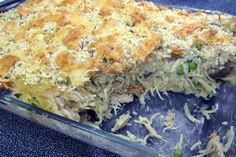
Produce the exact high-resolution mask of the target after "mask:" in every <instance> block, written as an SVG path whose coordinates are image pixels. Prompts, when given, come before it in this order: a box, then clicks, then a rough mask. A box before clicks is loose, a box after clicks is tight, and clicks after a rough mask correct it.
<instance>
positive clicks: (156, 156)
mask: <svg viewBox="0 0 236 157" xmlns="http://www.w3.org/2000/svg"><path fill="white" fill-rule="evenodd" d="M22 2H23V0H18V1H16V0H15V1H14V0H10V1H5V2H0V7H1V9H0V10H1V11H7V10H8V9H11V8H14V7H16V6H17V5H19V4H20V3H22ZM169 7H171V8H182V9H186V10H190V11H204V12H207V13H214V14H221V12H218V11H208V10H199V9H194V8H187V7H179V6H169ZM231 88H232V90H230V89H231ZM225 89H226V90H228V91H229V93H231V94H232V93H233V96H234V98H235V101H236V88H235V87H234V86H229V85H226V86H223V87H222V89H221V91H224V90H225ZM225 94H226V95H228V94H227V93H225ZM170 95H172V96H173V97H176V96H177V97H180V98H183V97H184V98H183V99H186V100H189V99H191V101H194V102H196V101H198V102H199V103H201V102H204V103H205V100H203V99H201V100H200V99H199V100H198V98H196V97H194V96H187V95H184V94H180V93H172V92H170ZM219 95H221V94H218V96H219ZM221 96H222V95H221ZM216 97H217V96H216ZM153 99H154V98H153ZM155 99H156V98H155ZM215 99H216V98H214V100H215ZM157 101H158V102H159V101H161V100H157ZM175 101H179V100H175ZM215 101H218V100H215ZM235 101H234V102H231V103H234V104H236V103H235ZM182 102H183V100H182V101H181V103H182ZM135 103H136V104H137V103H138V102H137V101H134V102H133V104H135ZM178 103H180V102H178ZM209 103H212V101H211V100H210V101H209ZM224 103H225V104H230V103H229V102H227V101H225V102H224ZM147 105H148V104H147ZM234 106H235V107H236V105H234ZM180 107H181V106H180ZM0 108H1V109H4V110H7V111H10V112H12V113H14V114H16V115H19V116H21V117H24V118H26V119H28V120H31V121H33V122H36V123H38V124H41V125H44V126H46V127H49V128H51V129H54V130H56V131H59V132H62V133H64V134H67V135H69V136H71V137H73V138H76V139H78V140H81V141H83V142H86V143H88V144H91V145H94V146H97V147H99V148H102V149H105V150H108V151H111V152H113V153H117V154H120V155H122V156H127V157H139V156H140V157H144V156H145V157H148V156H150V157H168V156H170V154H171V153H170V152H171V150H165V151H164V150H162V149H159V148H155V149H154V148H151V147H147V146H143V145H141V144H137V143H134V142H131V141H127V140H124V139H122V138H120V137H118V136H115V135H114V134H112V133H109V132H107V131H103V130H100V129H97V128H94V127H91V126H87V125H84V124H82V123H80V122H76V121H73V120H70V119H66V118H64V117H61V116H59V115H56V114H54V113H51V112H48V111H45V110H42V109H40V108H38V107H36V106H33V105H30V104H26V103H24V102H22V101H19V100H17V99H15V98H13V97H12V96H11V95H10V92H9V91H8V90H7V89H0ZM125 110H126V111H127V110H128V109H125ZM141 112H142V111H141ZM234 116H235V115H234ZM113 121H114V118H113ZM218 123H219V122H218ZM232 124H234V126H236V124H235V122H233V123H232ZM201 127H202V128H204V126H201ZM105 130H106V129H105ZM177 138H178V137H173V139H177ZM190 138H191V137H190ZM175 141H176V140H175ZM234 143H235V142H234ZM233 147H234V148H235V144H234V146H233ZM230 153H231V152H230ZM232 153H233V154H235V151H232Z"/></svg>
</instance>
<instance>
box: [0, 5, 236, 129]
mask: <svg viewBox="0 0 236 157" xmlns="http://www.w3.org/2000/svg"><path fill="white" fill-rule="evenodd" d="M104 2H105V1H104ZM38 3H40V4H38ZM49 3H50V4H49ZM51 3H52V4H51ZM67 3H68V4H67ZM70 3H73V6H72V5H70ZM76 3H77V2H76ZM81 3H82V1H81ZM124 3H126V4H123V6H122V3H121V4H119V5H120V6H118V9H117V10H116V7H114V5H116V4H115V2H114V3H113V2H111V3H106V2H105V3H102V2H101V1H95V4H91V5H92V7H90V6H89V5H90V4H84V7H82V9H84V10H83V11H84V12H82V13H85V14H86V13H87V11H88V15H87V14H86V15H84V14H83V15H81V13H78V14H79V15H78V14H73V13H74V12H75V10H74V9H78V8H76V7H75V6H76V5H75V1H65V4H64V1H63V2H62V1H55V3H53V2H51V1H42V2H40V1H30V2H28V3H26V4H25V5H22V6H21V7H20V8H19V9H18V10H17V13H14V11H12V12H11V11H10V12H7V13H5V14H4V15H5V16H4V15H3V21H4V22H3V23H5V22H6V25H4V27H3V30H4V32H3V33H5V34H4V39H2V40H3V41H5V43H4V42H2V44H3V46H4V48H6V45H7V46H9V49H10V50H9V51H10V52H8V50H6V51H5V50H4V51H3V55H2V58H1V63H0V69H1V70H0V71H1V76H2V78H3V80H2V83H1V84H2V86H4V87H10V88H12V89H13V95H15V96H16V97H18V98H19V99H21V100H23V101H26V102H28V103H31V104H34V105H36V106H39V107H41V108H43V109H46V110H49V111H52V112H55V113H57V114H59V115H62V116H64V117H67V118H70V119H74V120H77V121H81V122H83V123H87V124H90V122H89V120H90V117H89V116H88V114H87V112H88V111H89V110H93V111H95V113H96V115H97V118H98V121H96V124H97V125H99V124H100V123H101V122H102V121H103V120H104V119H107V118H111V116H112V115H111V110H114V112H116V109H117V108H119V107H120V106H121V104H123V103H128V102H130V101H132V100H133V96H134V95H136V96H138V97H139V98H140V101H141V103H142V104H144V103H145V101H144V96H145V95H146V93H147V92H148V91H154V90H156V91H157V92H159V91H169V90H171V91H177V92H179V91H184V92H185V93H194V94H196V95H198V96H202V97H205V98H206V97H211V96H212V95H213V94H214V93H215V89H216V88H217V87H218V83H217V82H216V81H215V80H214V79H225V78H224V77H226V76H230V77H226V78H231V76H233V77H234V76H235V75H234V74H233V72H234V71H233V70H234V69H233V63H234V62H235V37H234V36H233V33H234V31H235V25H234V23H233V22H232V21H234V18H233V17H231V16H229V15H221V16H219V15H211V14H206V13H189V12H188V11H184V10H170V9H168V8H165V7H156V6H154V5H152V4H151V3H146V2H142V3H140V4H138V3H134V2H132V1H127V2H126V1H124ZM27 5H29V6H27ZM34 5H35V7H33V8H35V10H33V9H32V10H30V9H29V8H32V6H34ZM44 5H45V6H46V5H47V6H48V8H47V7H45V6H44ZM63 5H65V6H66V7H63ZM77 5H78V6H82V4H79V2H78V4H77ZM87 5H88V6H87ZM93 5H95V6H96V7H94V6H93ZM107 5H108V6H107ZM55 6H56V7H58V8H59V9H58V10H59V11H58V10H57V9H56V11H55V10H53V9H52V8H53V7H55ZM97 7H98V10H97ZM132 7H133V8H134V9H133V10H132ZM37 9H39V10H37ZM44 9H46V10H47V11H46V12H43V13H42V10H44ZM60 9H61V10H60ZM79 9H80V8H79ZM87 9H88V10H87ZM90 9H91V10H92V11H91V12H92V13H91V14H92V15H90V12H89V11H90ZM120 9H121V10H122V9H124V10H122V11H120ZM52 10H53V11H55V12H56V13H54V12H53V11H52ZM130 10H131V11H130ZM136 10H138V11H137V12H136ZM143 10H144V11H143ZM57 11H58V12H57ZM64 11H65V12H66V15H67V17H66V18H65V19H64V17H63V15H64V14H62V15H61V14H60V12H64ZM76 11H77V10H76ZM96 11H97V12H96ZM119 11H120V12H127V14H128V15H127V17H131V19H126V17H122V16H123V14H120V12H119ZM129 11H130V12H129ZM142 11H143V12H142ZM159 12H161V14H160V17H159V16H158V15H159ZM31 13H33V17H30V16H31ZM40 13H42V15H40ZM44 13H46V15H44ZM129 13H130V14H129ZM19 14H20V18H19V21H14V19H15V18H16V19H18V15H19ZM38 14H39V15H38ZM48 14H50V15H48ZM94 14H95V15H94ZM169 14H170V15H169ZM163 15H166V16H163ZM24 16H25V17H26V19H24ZM37 16H42V17H37ZM83 16H86V18H84V17H83ZM87 16H88V17H89V19H90V18H91V19H90V21H87V19H88V17H87ZM93 16H95V19H93V18H94V17H93ZM96 16H99V17H96ZM124 16H125V15H124ZM145 16H147V17H145ZM153 16H154V17H156V16H158V18H157V19H158V20H159V21H157V22H156V23H155V21H156V19H155V18H154V17H153ZM28 17H29V19H27V18H28ZM48 17H50V18H48ZM51 17H52V18H51ZM162 17H164V18H165V19H164V20H163V18H162ZM178 17H179V20H180V21H173V20H177V19H178ZM8 18H10V19H11V18H13V21H11V20H10V21H8V20H9V19H8ZM31 18H32V19H31ZM100 18H101V19H102V20H100ZM103 18H104V19H103ZM113 18H114V19H113ZM123 18H124V19H125V20H123ZM185 18H186V19H185ZM22 19H23V20H22ZM52 19H53V20H55V21H56V23H57V22H58V23H59V25H62V26H59V30H57V28H54V27H55V26H53V25H54V24H55V23H54V24H52V23H50V22H52V21H50V20H52ZM68 19H69V21H67V20H68ZM81 19H82V20H81ZM97 19H98V22H97V21H96V22H95V24H92V22H93V21H94V20H97ZM153 19H154V20H153ZM25 20H26V21H27V20H29V21H28V23H27V22H25ZM99 20H100V21H99ZM148 20H150V21H148ZM181 20H182V21H181ZM211 20H212V21H211ZM81 21H82V22H81ZM219 21H220V22H222V21H223V24H224V25H221V23H220V22H219ZM24 22H25V23H24ZM53 22H54V21H53ZM165 22H167V23H168V22H169V23H168V24H166V23H165ZM205 22H206V23H205ZM16 23H17V24H16ZM81 23H82V24H81ZM18 24H19V26H20V25H23V28H22V27H21V28H22V29H16V31H19V32H12V28H14V27H16V26H18ZM99 24H100V25H99ZM124 24H126V25H125V26H124ZM172 24H173V26H172ZM56 25H57V24H56ZM97 25H98V26H97ZM159 25H160V26H159ZM85 26H86V27H85ZM90 26H91V27H92V28H91V29H92V30H93V32H92V36H91V35H90V33H91V30H89V29H90V28H89V27H90ZM99 26H100V27H99ZM97 27H98V28H97ZM123 27H124V29H123ZM126 27H127V28H126ZM166 27H167V28H166ZM121 28H122V29H121ZM67 29H68V31H67ZM86 29H88V30H86ZM94 30H96V31H94ZM31 31H32V32H31ZM51 31H52V32H51ZM54 31H55V32H54ZM87 31H88V32H87ZM195 31H196V32H195ZM54 33H56V35H55V34H54ZM86 33H87V34H89V35H87V34H86ZM83 34H85V35H83ZM127 34H128V35H127ZM173 34H177V36H175V35H173ZM198 34H201V35H199V36H198ZM2 37H3V36H2ZM80 38H81V39H82V40H83V41H80V40H81V39H80ZM94 38H95V39H94ZM128 38H130V39H131V41H127V39H128ZM179 38H180V40H179ZM189 38H190V40H189ZM24 39H26V40H27V41H26V42H27V43H24V42H25V41H24ZM206 39H207V40H206ZM18 40H19V41H18ZM22 40H23V41H22ZM120 40H121V41H120ZM195 40H196V41H195ZM6 41H7V42H6ZM54 41H56V43H54ZM137 41H140V42H138V43H136V42H137ZM172 41H175V42H174V43H173V42H172ZM193 41H194V42H193ZM22 42H23V43H22ZM47 42H48V43H47ZM76 42H78V43H76ZM189 42H190V43H191V44H189ZM143 43H144V44H143ZM176 43H177V45H175V44H176ZM4 44H6V45H4ZM45 44H46V46H45ZM47 44H48V45H47ZM81 44H82V45H81ZM122 44H123V45H122ZM22 45H23V46H22ZM29 45H30V46H29ZM219 45H221V46H220V48H219ZM40 46H41V47H40ZM47 46H48V47H47ZM50 46H51V47H50ZM12 47H15V49H14V48H13V51H12V49H11V48H12ZM28 47H29V49H27V48H28ZM43 47H44V48H43ZM45 47H46V48H45ZM123 47H125V50H123ZM84 49H85V51H84ZM18 50H19V51H18ZM127 50H129V51H127ZM123 51H125V52H123ZM78 52H79V55H78ZM215 52H217V53H215ZM90 53H91V54H90ZM121 54H122V55H121ZM224 54H225V55H224ZM47 55H49V56H47ZM90 55H91V56H90ZM93 55H95V56H93ZM120 55H121V56H120ZM53 57H54V58H53ZM50 59H54V60H53V61H51V60H50ZM87 64H88V65H87ZM150 67H151V68H150ZM53 68H54V69H53ZM42 69H43V70H42ZM58 69H59V70H58ZM222 69H223V71H222ZM229 73H230V74H231V75H229ZM78 78H79V79H78ZM49 80H50V81H49ZM231 80H234V79H232V78H231ZM49 82H50V83H49ZM54 85H56V87H55V86H54ZM58 89H60V91H58ZM64 91H65V92H64ZM68 93H69V94H68ZM11 100H12V98H11ZM63 102H64V103H63ZM90 125H92V124H90Z"/></svg>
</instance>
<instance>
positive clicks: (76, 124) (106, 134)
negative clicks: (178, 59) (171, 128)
mask: <svg viewBox="0 0 236 157" xmlns="http://www.w3.org/2000/svg"><path fill="white" fill-rule="evenodd" d="M21 2H23V1H22V0H21V1H20V2H19V1H15V3H17V4H16V5H15V6H17V5H19V3H21ZM155 4H157V5H161V6H166V7H169V8H173V9H185V10H189V11H193V12H198V11H201V12H205V13H209V14H225V15H229V16H234V15H231V14H228V13H225V12H221V11H212V10H205V9H197V8H192V7H187V6H178V5H167V4H159V3H155ZM11 5H12V6H14V4H11ZM15 6H14V7H15ZM2 7H7V6H5V5H4V6H3V5H0V8H2ZM9 9H11V8H9ZM0 100H2V101H0V102H2V103H4V101H5V102H7V103H12V104H15V105H18V107H21V108H23V109H25V110H28V111H29V112H36V113H37V114H39V115H47V117H48V118H52V119H54V120H56V121H58V122H61V123H64V124H67V125H69V126H71V127H75V128H77V129H80V130H83V131H86V132H89V133H91V134H93V135H95V136H99V137H102V138H105V139H107V140H110V141H112V142H115V143H118V144H121V145H125V146H126V147H129V148H130V149H132V150H135V151H138V152H139V154H136V155H134V156H143V155H144V154H145V156H150V157H154V156H155V157H168V156H167V155H165V154H163V153H160V152H157V151H156V150H154V149H153V148H149V147H145V146H143V145H141V144H137V143H134V142H131V141H128V140H125V139H122V138H119V137H117V136H115V135H113V134H111V133H109V132H106V131H103V130H99V129H97V128H94V127H91V126H88V125H85V124H82V123H80V122H76V121H73V120H70V119H67V118H64V117H62V116H60V115H57V114H55V113H52V112H48V111H45V110H42V109H40V108H38V107H36V106H33V105H30V104H27V103H25V102H22V101H20V100H17V99H15V98H13V97H11V96H10V95H4V96H0ZM0 108H2V107H1V106H0ZM2 109H4V108H2ZM39 123H40V122H39ZM65 134H67V133H65ZM67 135H69V136H70V134H67ZM77 139H78V138H77ZM78 140H80V139H78ZM95 146H97V147H100V148H102V149H105V150H107V151H110V152H113V153H117V154H120V155H124V156H127V155H128V154H123V153H122V152H117V151H113V150H108V149H106V148H104V147H103V146H101V145H95ZM131 156H132V155H131Z"/></svg>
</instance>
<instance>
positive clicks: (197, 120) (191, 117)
mask: <svg viewBox="0 0 236 157" xmlns="http://www.w3.org/2000/svg"><path fill="white" fill-rule="evenodd" d="M184 112H185V115H186V117H187V118H188V119H189V120H190V121H191V122H192V123H197V124H201V123H202V122H201V121H200V120H199V119H196V118H195V117H194V116H193V115H192V114H191V113H190V111H189V108H188V104H187V103H185V104H184Z"/></svg>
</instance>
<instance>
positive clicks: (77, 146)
mask: <svg viewBox="0 0 236 157" xmlns="http://www.w3.org/2000/svg"><path fill="white" fill-rule="evenodd" d="M156 2H158V3H162V4H174V5H184V6H189V7H196V8H204V9H212V10H220V11H224V12H228V13H231V14H234V15H236V0H157V1H156ZM0 156H1V157H4V156H11V157H13V156H20V157H23V156H27V157H28V156H63V157H67V156H68V157H73V156H76V157H78V156H90V157H95V156H104V157H105V156H109V157H110V156H111V157H112V156H117V155H115V154H112V153H109V152H107V151H104V150H101V149H99V148H96V147H93V146H90V145H87V144H85V143H83V142H80V141H78V140H75V139H73V138H70V137H68V136H66V135H63V134H61V133H58V132H55V131H53V130H50V129H47V128H45V127H42V126H40V125H37V124H35V123H32V122H30V121H28V120H25V119H22V118H20V117H18V116H15V115H13V114H11V113H9V112H6V111H2V110H0Z"/></svg>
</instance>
